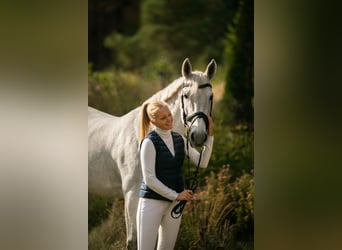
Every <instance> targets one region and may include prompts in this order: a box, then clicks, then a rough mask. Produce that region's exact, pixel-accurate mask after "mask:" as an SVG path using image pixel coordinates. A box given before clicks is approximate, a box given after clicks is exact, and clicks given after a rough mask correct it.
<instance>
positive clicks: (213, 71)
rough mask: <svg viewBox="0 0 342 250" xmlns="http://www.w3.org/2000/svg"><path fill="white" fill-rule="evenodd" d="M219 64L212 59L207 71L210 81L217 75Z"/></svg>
mask: <svg viewBox="0 0 342 250" xmlns="http://www.w3.org/2000/svg"><path fill="white" fill-rule="evenodd" d="M216 70H217V64H216V62H215V60H214V59H211V61H210V63H209V64H208V66H207V69H206V70H205V74H206V75H207V76H208V78H209V80H211V79H212V78H213V77H214V75H215V74H216Z"/></svg>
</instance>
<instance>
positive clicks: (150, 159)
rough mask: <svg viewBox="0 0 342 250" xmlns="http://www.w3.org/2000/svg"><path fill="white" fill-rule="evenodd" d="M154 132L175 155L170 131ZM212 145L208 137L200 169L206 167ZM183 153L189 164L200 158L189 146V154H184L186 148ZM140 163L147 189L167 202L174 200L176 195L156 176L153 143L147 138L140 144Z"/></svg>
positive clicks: (195, 162) (212, 138)
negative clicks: (186, 155) (167, 200)
mask: <svg viewBox="0 0 342 250" xmlns="http://www.w3.org/2000/svg"><path fill="white" fill-rule="evenodd" d="M155 131H156V132H157V133H158V135H159V136H160V138H161V139H162V140H163V141H164V142H165V144H166V145H167V147H168V148H169V150H170V152H171V153H172V155H175V150H174V145H173V139H172V135H171V130H163V129H160V128H155ZM185 143H186V142H185ZM213 143H214V137H213V136H208V139H207V141H206V142H205V144H204V149H203V153H202V158H201V162H200V168H206V167H207V166H208V163H209V160H210V156H211V152H212V146H213ZM184 151H185V153H186V154H187V153H188V154H189V158H190V160H191V162H193V163H194V164H196V165H197V164H198V160H199V157H200V153H199V152H198V151H197V150H196V149H194V148H193V147H191V146H189V152H186V147H185V149H184ZM140 161H141V168H142V173H143V179H144V182H145V183H146V185H147V186H148V187H149V188H151V189H152V190H153V191H154V192H156V193H158V194H160V195H162V196H164V197H165V198H168V199H169V200H176V198H177V197H178V193H177V192H176V191H174V190H172V189H170V188H169V187H167V186H166V185H164V184H163V183H162V182H161V181H160V180H159V179H158V178H157V176H156V171H155V165H156V150H155V148H154V145H153V142H152V141H151V140H150V139H148V138H146V139H144V140H143V142H142V144H141V148H140Z"/></svg>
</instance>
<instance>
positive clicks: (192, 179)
mask: <svg viewBox="0 0 342 250" xmlns="http://www.w3.org/2000/svg"><path fill="white" fill-rule="evenodd" d="M184 87H186V85H185V84H183V88H184ZM206 87H210V88H211V87H212V86H211V84H210V83H204V84H201V85H199V86H198V88H206ZM181 104H182V111H183V114H182V118H183V123H184V126H185V127H186V149H187V161H188V176H189V177H188V178H187V179H186V180H185V185H186V188H187V189H190V190H191V191H192V192H193V193H195V190H196V189H197V187H198V173H199V166H200V163H201V160H202V153H203V149H204V148H203V147H202V148H201V151H200V156H199V159H198V163H197V167H196V170H195V171H194V173H193V174H192V176H190V156H189V131H190V129H191V127H192V125H193V124H194V122H195V121H196V120H197V119H200V118H202V119H203V120H204V122H205V126H206V129H208V127H209V119H208V117H207V115H206V114H205V113H204V112H201V111H199V112H195V113H193V114H191V115H189V116H187V115H186V113H185V110H184V93H183V94H182V98H181ZM212 108H213V100H212V98H211V99H210V116H211V115H212ZM188 122H190V126H188ZM186 203H187V201H186V200H181V201H180V202H179V203H178V204H177V205H175V206H174V208H173V209H172V210H171V217H172V218H174V219H178V218H179V217H180V216H181V215H182V212H183V210H184V208H185V205H186Z"/></svg>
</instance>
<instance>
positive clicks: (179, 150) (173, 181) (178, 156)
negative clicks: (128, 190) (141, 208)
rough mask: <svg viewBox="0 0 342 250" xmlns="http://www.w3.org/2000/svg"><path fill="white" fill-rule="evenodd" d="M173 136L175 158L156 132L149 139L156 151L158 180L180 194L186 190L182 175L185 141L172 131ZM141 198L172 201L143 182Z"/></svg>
mask: <svg viewBox="0 0 342 250" xmlns="http://www.w3.org/2000/svg"><path fill="white" fill-rule="evenodd" d="M171 135H172V139H173V145H174V149H175V156H173V155H172V154H171V152H170V150H169V148H168V147H167V146H166V144H165V143H164V141H163V140H162V139H161V138H160V136H159V135H158V134H157V133H156V132H155V131H152V132H151V133H149V134H148V135H147V138H149V139H150V140H151V141H152V142H153V145H154V148H155V150H156V166H155V171H156V176H157V178H158V179H159V180H160V181H161V182H162V183H164V184H165V185H166V186H168V187H169V188H171V189H173V190H175V191H176V192H177V193H180V192H182V191H183V190H184V181H183V174H182V166H183V161H184V157H185V153H184V140H183V138H182V136H181V135H179V134H177V133H176V132H173V131H171ZM139 197H143V198H151V199H157V200H166V201H170V200H169V199H167V198H165V197H163V196H161V195H160V194H158V193H156V192H154V191H153V190H151V189H150V188H149V187H148V186H147V185H146V184H145V183H144V181H142V184H141V187H140V192H139Z"/></svg>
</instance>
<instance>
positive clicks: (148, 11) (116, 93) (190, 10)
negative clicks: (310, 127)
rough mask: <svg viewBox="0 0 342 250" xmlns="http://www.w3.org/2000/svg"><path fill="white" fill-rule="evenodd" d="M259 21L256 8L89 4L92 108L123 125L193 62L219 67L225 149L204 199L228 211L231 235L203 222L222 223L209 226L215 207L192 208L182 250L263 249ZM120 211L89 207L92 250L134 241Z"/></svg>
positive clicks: (162, 0) (217, 150)
mask: <svg viewBox="0 0 342 250" xmlns="http://www.w3.org/2000/svg"><path fill="white" fill-rule="evenodd" d="M253 13H254V2H253V1H252V0H212V1H210V2H208V1H204V0H194V1H182V0H115V1H110V0H96V1H95V0H89V1H88V19H89V24H88V104H89V106H92V107H94V108H97V109H99V110H101V111H104V112H107V113H109V114H112V115H116V116H121V115H123V114H125V113H127V112H129V111H130V110H131V109H133V108H135V107H137V106H139V105H141V103H142V102H143V101H144V100H146V99H147V98H149V97H150V96H151V95H153V94H154V93H155V92H157V91H158V90H160V89H162V88H164V87H165V86H166V85H167V84H169V83H170V82H172V81H173V80H175V79H176V78H178V77H179V76H180V68H181V63H182V62H183V60H184V59H185V58H186V57H188V58H189V59H190V61H191V63H192V66H193V68H194V69H197V70H201V71H204V70H205V67H206V65H207V64H208V62H209V61H210V60H211V59H212V58H214V59H215V60H216V62H217V64H218V72H217V75H216V76H215V77H214V79H213V82H212V83H213V91H214V114H213V116H214V122H215V143H214V149H213V154H212V157H211V160H210V163H209V166H208V168H207V169H206V170H203V171H201V176H200V180H201V184H202V187H203V188H202V189H201V190H202V191H201V192H202V193H203V197H202V198H201V199H209V200H207V202H209V203H215V204H216V203H217V204H218V203H220V206H219V207H218V208H217V209H218V210H217V216H216V219H217V218H218V217H220V216H221V217H220V218H222V220H221V221H220V223H221V224H220V225H221V226H217V227H211V226H210V225H212V223H214V221H211V222H210V221H206V222H205V223H204V222H203V220H204V219H205V220H211V219H214V218H213V217H207V218H206V217H205V214H204V211H203V209H204V208H203V206H206V205H205V204H202V203H201V202H199V203H198V204H197V205H196V206H195V208H192V206H190V205H189V211H188V212H190V210H191V209H192V210H191V211H193V213H192V215H191V216H190V215H189V214H188V213H187V215H186V216H184V218H183V220H184V223H183V224H182V229H181V232H182V234H181V235H180V238H179V241H178V243H177V244H178V245H179V246H181V248H179V249H190V248H191V247H193V249H194V247H195V249H207V248H208V247H210V248H213V249H226V248H219V247H214V246H215V244H216V246H220V245H225V244H226V243H227V242H229V244H228V245H229V246H230V248H229V249H252V248H253V234H254V228H253V223H254V217H253V197H254V191H253V190H254V183H253V174H254V173H253V169H254V108H253V98H254V15H253ZM222 171H224V173H223V172H222ZM220 176H221V177H222V176H226V177H225V178H223V179H222V178H221V177H220ZM227 176H228V177H227ZM223 180H224V181H223ZM205 181H206V182H205ZM211 187H215V188H216V189H218V190H219V192H212V191H210V190H209V189H210V188H211ZM206 194H210V195H206ZM223 196H224V197H223ZM115 202H116V203H117V201H115ZM115 202H114V203H113V201H107V200H105V199H102V198H96V197H90V198H89V221H88V224H89V234H90V237H89V249H119V248H120V247H119V245H120V244H123V245H122V246H123V247H124V242H125V239H124V236H122V234H118V233H117V232H114V231H113V230H115V228H114V229H113V227H119V228H122V227H121V226H122V223H124V222H123V221H122V220H121V219H118V217H120V216H122V213H121V211H117V209H116V210H115V209H113V207H112V206H111V205H109V204H116V203H115ZM120 206H121V205H120ZM120 206H115V207H116V208H118V207H120ZM194 209H195V210H196V211H195V210H194ZM231 209H232V210H231ZM114 210H115V211H114ZM215 211H216V210H215ZM193 216H197V217H196V218H194V217H193ZM203 216H204V217H203ZM189 220H190V221H191V220H193V223H189ZM196 221H197V222H201V223H202V222H203V223H202V224H201V228H196V226H198V225H197V224H196V223H195V222H196ZM115 222H117V223H119V225H114V224H115ZM209 222H210V223H209ZM215 223H218V222H215ZM120 225H121V226H120ZM191 225H192V227H193V228H190V226H191ZM202 227H203V228H202ZM202 234H205V235H207V237H211V239H212V240H213V242H208V241H205V240H204V238H203V235H202ZM108 235H111V237H109V236H108ZM115 235H116V236H118V235H121V236H120V237H114V236H115ZM223 235H225V237H223ZM108 237H109V238H108ZM199 239H200V240H199ZM206 239H208V238H206ZM196 240H198V242H196ZM120 242H121V243H120ZM122 242H123V243H122ZM215 242H216V243H215ZM190 243H191V244H190ZM214 243H215V244H214ZM92 246H93V247H92Z"/></svg>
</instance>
